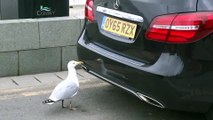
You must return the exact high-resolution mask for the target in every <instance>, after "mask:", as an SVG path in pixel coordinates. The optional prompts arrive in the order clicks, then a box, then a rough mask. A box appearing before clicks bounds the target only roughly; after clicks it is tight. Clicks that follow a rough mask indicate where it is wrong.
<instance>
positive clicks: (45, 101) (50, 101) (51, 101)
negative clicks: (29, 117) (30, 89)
mask: <svg viewBox="0 0 213 120" xmlns="http://www.w3.org/2000/svg"><path fill="white" fill-rule="evenodd" d="M54 102H55V101H53V100H51V99H47V100H44V101H42V103H43V104H49V105H51V104H53V103H54Z"/></svg>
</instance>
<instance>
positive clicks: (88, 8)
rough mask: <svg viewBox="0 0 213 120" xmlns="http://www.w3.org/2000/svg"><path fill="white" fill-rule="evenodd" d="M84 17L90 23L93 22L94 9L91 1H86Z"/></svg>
mask: <svg viewBox="0 0 213 120" xmlns="http://www.w3.org/2000/svg"><path fill="white" fill-rule="evenodd" d="M85 17H86V18H87V19H88V20H89V21H90V22H93V21H94V7H93V0H87V2H86V5H85Z"/></svg>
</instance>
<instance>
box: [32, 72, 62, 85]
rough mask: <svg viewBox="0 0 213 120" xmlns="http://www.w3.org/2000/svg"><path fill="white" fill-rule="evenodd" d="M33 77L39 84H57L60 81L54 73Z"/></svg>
mask: <svg viewBox="0 0 213 120" xmlns="http://www.w3.org/2000/svg"><path fill="white" fill-rule="evenodd" d="M34 77H35V78H36V79H38V80H39V81H40V82H41V84H51V83H59V82H61V81H62V79H60V78H59V77H57V76H56V75H55V73H44V74H36V75H35V76H34Z"/></svg>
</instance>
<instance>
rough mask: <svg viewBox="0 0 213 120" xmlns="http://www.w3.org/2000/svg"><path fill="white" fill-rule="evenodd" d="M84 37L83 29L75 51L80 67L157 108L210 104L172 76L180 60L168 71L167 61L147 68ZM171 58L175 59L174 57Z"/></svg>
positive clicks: (193, 107) (197, 107) (204, 107)
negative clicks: (80, 62)
mask: <svg viewBox="0 0 213 120" xmlns="http://www.w3.org/2000/svg"><path fill="white" fill-rule="evenodd" d="M86 39H87V38H86V37H85V35H84V32H83V34H82V36H81V37H80V38H79V41H78V46H77V50H78V57H79V59H80V60H82V61H84V63H85V64H84V66H83V67H84V69H85V70H86V71H88V72H89V73H91V74H93V75H95V76H97V77H99V78H101V79H102V80H105V81H107V82H109V83H111V84H113V85H116V86H118V87H120V88H122V89H124V90H126V91H128V92H130V93H132V94H133V95H135V96H137V97H138V98H140V99H141V100H143V101H146V102H147V103H149V104H152V105H155V106H157V107H160V108H169V109H175V110H185V111H194V112H206V111H207V110H208V108H209V107H210V105H211V103H210V102H209V101H208V99H200V98H199V96H195V95H193V94H192V91H193V90H194V88H189V87H187V86H185V85H184V86H182V84H183V83H184V84H187V82H186V81H184V79H182V78H176V77H174V76H175V75H177V74H180V72H181V71H183V70H184V66H183V65H182V66H180V65H181V64H183V63H182V62H180V61H178V62H177V61H176V63H175V61H174V63H173V64H172V65H174V64H177V67H178V66H179V68H176V70H170V69H169V65H168V64H166V65H165V66H166V67H168V69H166V70H163V69H161V67H159V68H156V67H155V69H147V68H148V67H147V66H146V65H145V63H140V62H137V61H134V60H130V59H128V58H125V57H123V58H122V56H116V54H115V53H112V52H110V51H104V49H101V48H100V47H98V46H97V45H95V44H93V43H91V42H89V41H88V40H86ZM169 59H171V58H169ZM172 59H174V60H177V58H172ZM137 66H140V68H137ZM141 66H142V67H141ZM165 66H163V67H164V68H165ZM141 68H142V69H141ZM145 68H146V69H145ZM178 81H179V82H178ZM183 81H184V82H183ZM189 82H190V80H189Z"/></svg>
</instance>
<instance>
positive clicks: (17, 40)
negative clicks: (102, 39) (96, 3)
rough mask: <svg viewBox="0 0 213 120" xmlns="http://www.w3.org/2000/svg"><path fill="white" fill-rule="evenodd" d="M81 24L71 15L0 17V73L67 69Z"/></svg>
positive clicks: (2, 74)
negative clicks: (2, 18) (25, 17)
mask: <svg viewBox="0 0 213 120" xmlns="http://www.w3.org/2000/svg"><path fill="white" fill-rule="evenodd" d="M82 26H83V19H80V18H74V17H73V18H72V17H60V18H43V19H23V20H2V21H0V77H2V76H15V75H23V74H34V73H42V72H55V71H61V70H66V64H67V63H68V61H69V60H71V59H74V60H75V59H77V55H76V43H77V39H78V37H79V35H80V32H81V29H82Z"/></svg>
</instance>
